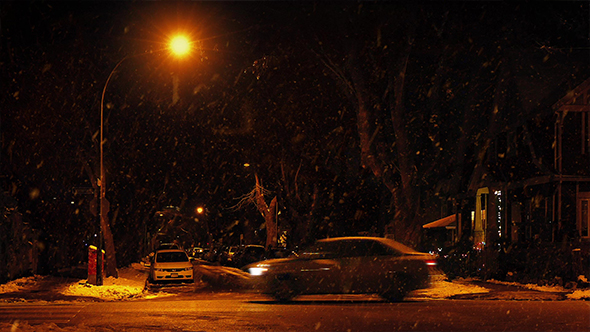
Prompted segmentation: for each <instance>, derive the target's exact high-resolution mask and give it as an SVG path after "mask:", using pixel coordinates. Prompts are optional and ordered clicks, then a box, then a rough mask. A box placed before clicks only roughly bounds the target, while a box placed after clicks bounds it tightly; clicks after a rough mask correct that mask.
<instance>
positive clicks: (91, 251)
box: [88, 246, 104, 286]
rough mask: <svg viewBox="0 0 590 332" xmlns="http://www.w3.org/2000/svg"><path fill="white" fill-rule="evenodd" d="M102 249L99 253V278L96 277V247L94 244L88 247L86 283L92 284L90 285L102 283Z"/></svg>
mask: <svg viewBox="0 0 590 332" xmlns="http://www.w3.org/2000/svg"><path fill="white" fill-rule="evenodd" d="M101 251H102V255H101V257H100V258H101V260H100V261H101V265H100V267H101V269H100V277H101V278H97V276H98V273H97V272H98V271H97V267H98V255H97V253H98V248H96V247H95V246H90V247H88V283H89V284H92V285H97V286H100V285H102V280H103V278H102V277H103V276H104V250H101Z"/></svg>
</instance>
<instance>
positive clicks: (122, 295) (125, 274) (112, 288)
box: [61, 264, 146, 301]
mask: <svg viewBox="0 0 590 332" xmlns="http://www.w3.org/2000/svg"><path fill="white" fill-rule="evenodd" d="M142 270H143V269H142V268H141V265H140V264H132V265H131V266H129V267H127V268H123V269H120V270H119V278H113V277H108V278H105V279H104V280H103V285H102V286H95V285H91V284H88V283H87V282H86V280H80V281H79V282H75V283H71V284H69V285H68V286H66V287H64V289H63V290H62V291H61V293H62V294H64V295H74V296H90V297H96V298H100V299H103V300H108V301H114V300H123V299H130V298H137V297H141V296H142V295H143V293H144V292H143V291H144V288H145V279H146V275H145V273H144V272H142Z"/></svg>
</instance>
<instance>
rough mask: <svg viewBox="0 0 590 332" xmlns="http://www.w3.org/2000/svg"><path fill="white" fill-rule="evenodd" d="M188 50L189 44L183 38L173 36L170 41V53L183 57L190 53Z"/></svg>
mask: <svg viewBox="0 0 590 332" xmlns="http://www.w3.org/2000/svg"><path fill="white" fill-rule="evenodd" d="M190 49H191V43H190V42H189V40H188V39H187V38H186V37H185V36H182V35H179V36H175V37H174V38H172V40H171V41H170V50H171V51H172V53H174V54H176V55H178V56H183V55H185V54H187V53H188V52H189V51H190Z"/></svg>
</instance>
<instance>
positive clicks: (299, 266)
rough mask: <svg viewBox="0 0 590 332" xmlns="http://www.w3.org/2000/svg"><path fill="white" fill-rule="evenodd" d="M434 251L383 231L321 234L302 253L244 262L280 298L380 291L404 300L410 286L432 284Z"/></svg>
mask: <svg viewBox="0 0 590 332" xmlns="http://www.w3.org/2000/svg"><path fill="white" fill-rule="evenodd" d="M435 264H436V261H435V258H434V256H432V255H430V254H427V253H421V252H418V251H416V250H414V249H412V248H409V247H407V246H405V245H403V244H401V243H399V242H396V241H394V240H391V239H386V238H377V237H343V238H332V239H325V240H319V241H317V242H316V244H315V245H313V246H311V247H309V248H308V249H306V250H303V251H301V253H300V254H299V255H298V256H295V257H290V258H282V259H271V260H267V261H263V262H258V263H254V264H250V265H248V266H246V267H245V268H244V270H246V271H247V272H249V273H250V275H251V280H252V282H253V285H254V287H255V288H257V289H258V290H260V291H261V292H262V293H265V294H270V295H272V296H273V297H274V298H275V299H277V300H279V301H289V300H291V299H292V298H293V297H295V296H297V295H300V294H347V293H348V294H355V293H375V294H379V295H381V296H382V297H383V298H385V299H387V300H389V301H401V300H403V298H404V297H405V296H406V294H407V293H408V292H409V291H412V290H415V289H420V288H428V287H429V285H430V273H429V265H435Z"/></svg>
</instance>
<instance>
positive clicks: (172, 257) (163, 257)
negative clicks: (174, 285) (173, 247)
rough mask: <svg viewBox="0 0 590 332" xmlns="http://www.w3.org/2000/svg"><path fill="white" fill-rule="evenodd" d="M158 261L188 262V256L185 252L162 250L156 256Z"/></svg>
mask: <svg viewBox="0 0 590 332" xmlns="http://www.w3.org/2000/svg"><path fill="white" fill-rule="evenodd" d="M156 262H159V263H171V262H188V257H187V256H186V254H185V253H183V252H160V253H158V255H157V256H156Z"/></svg>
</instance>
